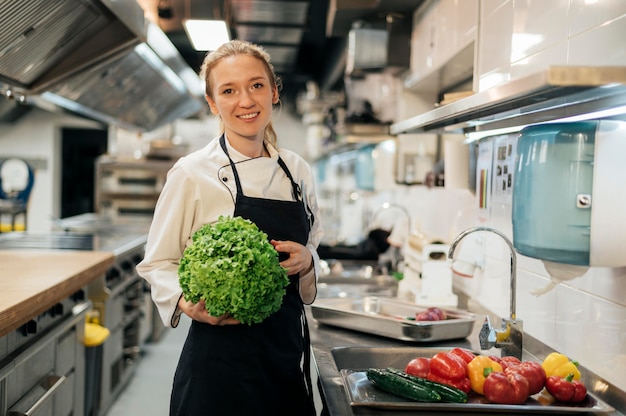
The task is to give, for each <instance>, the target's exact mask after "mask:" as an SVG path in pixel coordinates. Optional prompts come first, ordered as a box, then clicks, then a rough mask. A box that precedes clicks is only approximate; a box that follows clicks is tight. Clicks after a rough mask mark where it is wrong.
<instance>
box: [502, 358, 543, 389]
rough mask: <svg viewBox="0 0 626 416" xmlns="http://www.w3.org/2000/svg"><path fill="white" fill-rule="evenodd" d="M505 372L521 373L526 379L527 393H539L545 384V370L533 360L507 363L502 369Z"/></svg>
mask: <svg viewBox="0 0 626 416" xmlns="http://www.w3.org/2000/svg"><path fill="white" fill-rule="evenodd" d="M504 373H505V374H509V373H517V374H521V375H522V376H524V378H526V380H528V394H537V393H539V392H540V391H541V390H542V389H543V387H544V385H545V384H546V371H545V370H544V369H543V367H542V366H541V363H538V362H535V361H522V362H521V363H520V364H509V366H508V367H507V368H506V369H505V370H504Z"/></svg>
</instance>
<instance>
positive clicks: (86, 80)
mask: <svg viewBox="0 0 626 416" xmlns="http://www.w3.org/2000/svg"><path fill="white" fill-rule="evenodd" d="M23 3H24V2H21V1H19V0H9V1H8V2H5V3H3V6H2V10H1V11H0V17H2V21H3V31H2V33H3V34H2V35H0V87H1V88H2V89H3V90H4V91H10V93H11V95H12V96H14V97H20V96H25V97H28V98H27V100H28V101H30V102H32V103H33V104H34V105H38V106H41V107H44V108H49V103H52V104H54V105H56V106H59V107H62V108H65V109H67V110H70V111H73V112H75V113H78V114H81V115H83V116H86V117H89V118H92V119H95V120H98V121H102V122H105V123H109V124H114V125H118V126H120V127H123V128H127V129H130V130H140V131H149V130H153V129H155V128H157V127H160V126H162V125H164V124H167V123H169V122H171V121H173V120H175V119H178V118H186V117H188V116H191V115H194V114H195V113H198V112H199V111H200V110H202V108H203V104H202V101H201V98H200V97H202V95H203V92H202V91H201V84H200V81H199V79H198V76H197V75H196V74H195V72H194V71H193V70H192V69H191V68H190V67H189V66H188V65H187V64H186V63H185V62H184V61H183V59H182V57H181V56H180V54H179V53H178V51H177V50H176V48H175V47H174V45H173V44H172V43H171V42H170V41H169V39H168V38H167V36H166V35H165V34H164V33H163V32H162V31H161V29H159V28H158V27H157V26H156V25H153V24H151V23H149V22H147V21H146V20H145V19H144V16H143V10H142V9H141V8H140V7H139V5H138V4H137V3H135V2H128V1H126V2H120V1H115V0H81V1H76V0H59V1H54V2H43V1H39V2H26V3H29V4H26V5H24V4H23ZM30 3H34V4H30ZM5 4H6V5H5ZM4 22H7V24H5V23H4ZM7 28H8V30H4V29H7Z"/></svg>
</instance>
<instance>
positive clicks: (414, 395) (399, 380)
mask: <svg viewBox="0 0 626 416" xmlns="http://www.w3.org/2000/svg"><path fill="white" fill-rule="evenodd" d="M366 374H367V378H368V379H369V380H370V381H372V382H373V383H374V385H375V386H376V387H379V388H380V389H382V390H384V391H386V392H387V393H391V394H395V395H396V396H400V397H404V398H405V399H411V400H415V401H418V402H429V403H432V402H440V401H441V396H440V395H439V394H438V393H437V392H435V391H434V390H433V389H431V388H428V387H425V386H423V385H421V384H418V383H414V382H412V381H410V380H407V379H405V378H403V377H401V376H399V375H397V374H394V373H392V372H390V371H387V370H385V369H381V368H370V369H368V370H367V372H366Z"/></svg>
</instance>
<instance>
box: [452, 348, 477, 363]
mask: <svg viewBox="0 0 626 416" xmlns="http://www.w3.org/2000/svg"><path fill="white" fill-rule="evenodd" d="M450 354H454V355H458V356H459V357H461V358H462V359H463V361H465V363H466V364H469V363H470V362H471V361H472V360H473V359H474V358H475V357H476V355H475V354H474V353H473V352H471V351H470V350H466V349H465V348H459V347H456V348H452V349H451V350H450Z"/></svg>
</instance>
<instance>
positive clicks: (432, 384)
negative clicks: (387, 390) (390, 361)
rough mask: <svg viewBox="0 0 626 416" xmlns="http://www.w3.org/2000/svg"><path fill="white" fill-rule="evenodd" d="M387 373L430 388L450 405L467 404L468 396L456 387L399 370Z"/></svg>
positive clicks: (390, 370) (393, 369)
mask: <svg viewBox="0 0 626 416" xmlns="http://www.w3.org/2000/svg"><path fill="white" fill-rule="evenodd" d="M387 371H388V372H390V373H392V374H395V375H397V376H399V377H402V378H404V379H405V380H410V381H412V382H414V383H417V384H420V385H422V386H424V387H428V388H430V389H432V390H434V391H435V392H437V393H438V394H439V395H440V396H441V401H443V402H448V403H467V394H466V393H465V392H464V391H463V390H460V389H457V388H456V387H453V386H449V385H447V384H443V383H438V382H436V381H432V380H428V379H425V378H422V377H417V376H413V375H411V374H407V373H406V372H404V371H402V370H399V369H397V368H387Z"/></svg>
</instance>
